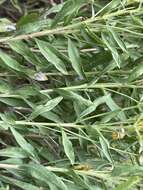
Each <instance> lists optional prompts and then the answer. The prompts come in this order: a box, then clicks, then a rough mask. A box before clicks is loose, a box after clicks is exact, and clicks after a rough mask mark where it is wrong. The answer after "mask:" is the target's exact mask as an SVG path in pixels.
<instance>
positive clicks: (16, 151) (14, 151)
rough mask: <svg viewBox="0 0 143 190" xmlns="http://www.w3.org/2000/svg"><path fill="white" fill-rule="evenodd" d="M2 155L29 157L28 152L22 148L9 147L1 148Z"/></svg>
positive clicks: (0, 153) (0, 154)
mask: <svg viewBox="0 0 143 190" xmlns="http://www.w3.org/2000/svg"><path fill="white" fill-rule="evenodd" d="M0 156H2V157H10V158H26V157H28V154H27V152H25V151H24V150H23V149H21V148H18V147H8V148H5V149H1V150H0Z"/></svg>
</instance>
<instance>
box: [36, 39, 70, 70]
mask: <svg viewBox="0 0 143 190" xmlns="http://www.w3.org/2000/svg"><path fill="white" fill-rule="evenodd" d="M36 43H37V45H38V48H39V49H40V51H41V53H42V55H43V56H44V57H45V58H46V59H47V60H48V61H49V62H50V63H52V64H53V65H54V66H55V67H56V68H57V69H58V70H59V71H60V72H61V73H63V74H67V70H66V67H65V65H64V62H63V61H62V60H61V59H60V58H59V57H58V56H57V55H56V54H55V53H54V52H53V51H52V49H50V48H48V47H47V43H46V42H44V41H41V40H36Z"/></svg>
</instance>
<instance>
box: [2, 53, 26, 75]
mask: <svg viewBox="0 0 143 190" xmlns="http://www.w3.org/2000/svg"><path fill="white" fill-rule="evenodd" d="M0 59H2V60H3V62H4V63H5V64H6V65H7V66H8V67H10V68H11V69H13V70H15V71H19V72H23V73H24V72H27V71H26V68H25V67H24V66H22V65H20V64H19V63H18V62H17V61H16V60H15V59H13V58H11V57H10V56H9V55H7V54H6V53H4V52H2V51H0Z"/></svg>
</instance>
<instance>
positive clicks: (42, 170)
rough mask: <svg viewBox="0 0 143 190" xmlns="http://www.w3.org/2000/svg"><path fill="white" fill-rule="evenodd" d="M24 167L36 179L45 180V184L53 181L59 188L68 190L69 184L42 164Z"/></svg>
mask: <svg viewBox="0 0 143 190" xmlns="http://www.w3.org/2000/svg"><path fill="white" fill-rule="evenodd" d="M22 169H25V171H26V172H27V173H28V174H30V175H31V176H32V177H33V178H35V179H36V180H38V181H41V182H43V183H44V186H45V185H49V183H52V184H53V185H55V186H56V187H57V188H58V189H59V190H68V188H67V186H66V185H65V184H64V182H63V181H62V180H61V179H60V178H59V177H58V176H56V175H55V174H54V173H53V172H51V171H49V170H48V169H47V168H46V167H44V166H42V165H40V164H29V165H25V166H23V167H22Z"/></svg>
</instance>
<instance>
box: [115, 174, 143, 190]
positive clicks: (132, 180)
mask: <svg viewBox="0 0 143 190" xmlns="http://www.w3.org/2000/svg"><path fill="white" fill-rule="evenodd" d="M140 180H141V178H140V177H138V176H132V177H129V178H128V180H127V181H125V182H122V183H121V184H119V185H118V186H117V187H116V188H115V189H114V190H128V189H131V188H132V187H133V186H135V185H137V184H138V183H139V181H140Z"/></svg>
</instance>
